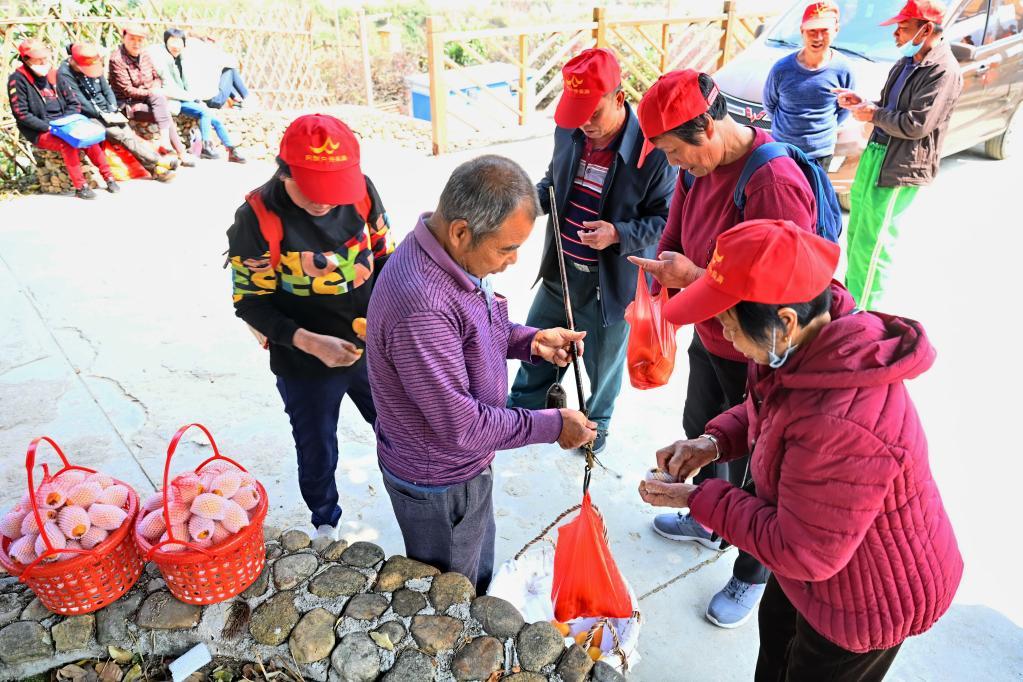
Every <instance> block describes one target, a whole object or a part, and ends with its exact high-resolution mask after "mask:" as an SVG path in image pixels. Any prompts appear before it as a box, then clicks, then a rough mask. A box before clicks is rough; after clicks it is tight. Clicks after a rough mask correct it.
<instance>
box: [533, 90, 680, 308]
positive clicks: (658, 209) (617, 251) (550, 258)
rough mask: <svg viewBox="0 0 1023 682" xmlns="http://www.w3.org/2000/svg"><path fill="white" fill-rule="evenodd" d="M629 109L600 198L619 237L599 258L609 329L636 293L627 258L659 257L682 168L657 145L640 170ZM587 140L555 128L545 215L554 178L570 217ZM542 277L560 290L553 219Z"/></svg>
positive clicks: (543, 186) (542, 193)
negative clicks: (575, 180) (571, 197)
mask: <svg viewBox="0 0 1023 682" xmlns="http://www.w3.org/2000/svg"><path fill="white" fill-rule="evenodd" d="M625 112H626V120H625V132H624V133H623V134H622V139H621V143H620V144H619V145H618V154H617V155H616V156H615V158H614V160H613V161H612V163H611V168H610V169H609V170H608V174H607V181H606V182H605V183H604V191H603V193H602V196H601V199H600V216H599V219H600V220H606V221H607V222H609V223H611V224H613V225H614V226H615V229H616V230H618V236H619V240H620V241H619V243H617V244H612V245H611V246H609V247H607V248H606V249H604V250H603V251H600V252H599V254H600V255H599V256H598V259H599V260H598V277H599V287H600V292H599V293H600V308H601V313H602V314H603V316H604V326H605V327H606V326H608V325H610V324H614V323H616V322H619V321H621V320H622V319H624V318H625V308H626V306H628V305H629V303H631V302H632V299H634V298H635V297H636V280H637V278H638V276H639V272H638V269H637V268H636V266H635V265H633V264H632V263H630V262H629V261H628V260H627V259H626V256H643V257H644V258H656V253H655V252H656V249H657V242H658V240H659V239H660V238H661V232H662V231H663V230H664V223H665V220H666V219H667V217H668V206H669V205H670V204H671V195H672V192H673V191H674V189H675V179H676V176H677V174H678V171H677V169H675V168H673V167H672V166H670V165H668V160H667V158H665V156H664V153H663V152H661V151H660V150H657V149H655V150H653V151H652V152H650V154H649V155H648V156H647V158H646V162H645V163H644V164H643V167H642V168H636V163H637V162H638V161H639V152H640V150H641V149H642V148H643V133H642V131H640V129H639V120H638V119H637V118H636V114H635V113H633V111H632V107H630V106H629V105H628V103H626V105H625ZM585 142H586V138H585V136H584V135H583V134H582V131H580V130H579V129H578V128H576V129H573V130H569V129H567V128H558V129H556V130H555V132H554V155H553V157H552V158H551V163H550V165H549V166H548V167H547V175H545V176H544V179H543V180H541V181H540V182H539V183H538V184H537V186H536V191H537V193H538V194H539V199H540V207H541V209H542V210H543V212H544V213H547V214H549V213H550V208H551V207H550V198H549V196H548V187H550V186H551V183H552V182H553V183H554V190H555V197H556V199H557V202H558V216H559V217H561V216H564V215H565V204H566V202H567V200H568V192H569V190H570V189H571V187H572V180H573V178H574V177H575V173H576V170H577V169H578V168H579V159H580V158H582V155H583V146H584V145H585ZM541 279H544V280H547V281H550V282H552V283H554V284H555V285H556V286H557V288H559V289H560V281H561V276H560V274H559V273H558V254H557V246H556V245H555V244H554V224H553V221H552V220H550V219H548V221H547V235H546V242H545V244H544V252H543V258H542V259H541V261H540V273H539V275H537V278H536V281H537V282H539V281H540V280H541ZM534 284H535V283H534Z"/></svg>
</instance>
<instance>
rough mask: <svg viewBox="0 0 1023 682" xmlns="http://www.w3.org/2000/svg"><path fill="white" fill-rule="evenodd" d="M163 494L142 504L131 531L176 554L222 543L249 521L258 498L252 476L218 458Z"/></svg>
mask: <svg viewBox="0 0 1023 682" xmlns="http://www.w3.org/2000/svg"><path fill="white" fill-rule="evenodd" d="M166 493H167V494H166V496H165V495H164V491H162V490H161V491H158V492H156V493H154V494H153V495H151V496H150V497H149V498H148V499H147V500H146V501H145V502H144V503H143V505H142V510H141V512H140V513H139V522H138V529H137V530H138V534H139V535H140V536H141V537H142V538H144V539H145V540H147V541H148V542H150V543H151V544H153V545H159V544H161V543H164V542H168V541H171V542H169V543H168V544H165V545H162V546H161V547H160V548H159V550H160V551H165V552H180V551H182V550H184V549H186V545H185V544H182V543H186V542H187V543H190V544H191V545H193V546H197V547H202V548H206V547H211V546H213V545H218V544H220V543H221V542H224V541H225V540H228V539H229V538H231V537H232V536H233V535H234V534H235V533H237V532H238V531H240V530H241V529H242V528H245V527H246V526H248V525H249V523H250V522H251V521H252V518H253V515H254V514H255V512H256V507H257V506H258V504H259V496H260V492H259V485H258V484H257V483H256V479H255V478H254V477H253V476H252V474H250V473H248V472H247V471H243V470H241V469H239V468H238V467H236V466H234V465H233V464H231V463H230V462H228V461H226V460H223V459H216V460H213V461H212V462H209V463H208V464H206V465H205V466H204V467H202V468H201V469H200V470H199V471H198V472H193V471H189V472H186V473H183V474H180V475H179V476H177V477H175V478H174V479H173V480H172V481H171V482H170V484H169V485H168V490H167V491H166ZM165 504H166V508H165ZM165 512H166V513H165ZM168 520H169V521H170V528H168V526H167V522H168Z"/></svg>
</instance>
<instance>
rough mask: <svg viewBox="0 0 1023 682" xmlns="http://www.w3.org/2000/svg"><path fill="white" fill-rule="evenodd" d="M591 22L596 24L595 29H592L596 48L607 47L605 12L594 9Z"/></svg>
mask: <svg viewBox="0 0 1023 682" xmlns="http://www.w3.org/2000/svg"><path fill="white" fill-rule="evenodd" d="M593 20H594V21H595V22H597V28H595V29H593V39H594V40H595V41H596V42H597V45H596V46H597V47H607V10H606V9H605V8H603V7H594V8H593Z"/></svg>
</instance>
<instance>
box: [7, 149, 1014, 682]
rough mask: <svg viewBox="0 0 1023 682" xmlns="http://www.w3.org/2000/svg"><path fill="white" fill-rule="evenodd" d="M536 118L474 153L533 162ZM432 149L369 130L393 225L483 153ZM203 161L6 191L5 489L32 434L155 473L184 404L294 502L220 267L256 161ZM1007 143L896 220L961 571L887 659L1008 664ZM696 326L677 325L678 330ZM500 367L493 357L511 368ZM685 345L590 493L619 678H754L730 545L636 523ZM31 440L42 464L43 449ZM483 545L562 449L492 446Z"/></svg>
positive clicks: (368, 502)
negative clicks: (624, 585) (607, 571)
mask: <svg viewBox="0 0 1023 682" xmlns="http://www.w3.org/2000/svg"><path fill="white" fill-rule="evenodd" d="M550 144H551V141H550V138H549V137H546V138H540V139H536V140H530V141H525V142H518V143H515V144H513V145H506V146H502V147H494V148H491V149H489V150H488V151H492V152H496V153H503V154H506V155H508V156H511V157H512V158H515V159H516V160H518V161H519V162H520V163H522V164H523V165H524V167H525V168H526V169H527V170H528V171H529V172H530V173H531V174H533V175H534V176H539V174H541V173H542V172H543V170H544V169H545V168H546V164H547V159H548V158H549V153H550ZM480 151H482V150H479V151H477V152H473V153H460V154H457V155H451V156H447V157H443V158H439V159H435V158H424V157H422V156H419V155H417V154H415V153H411V152H406V151H402V150H399V149H396V148H393V147H391V146H390V145H387V144H383V143H367V144H365V145H364V157H365V159H366V160H365V163H364V168H365V171H366V173H367V174H368V175H370V176H371V177H372V178H373V180H374V181H375V182H376V184H377V186H378V188H379V189H380V192H381V194H382V196H383V199H384V202H385V204H386V205H387V207H388V209H389V214H390V218H391V221H392V224H393V226H394V229H395V232H396V234H397V236H398V237H399V238H400V237H403V236H405V235H406V234H407V233H408V232H409V230H410V229H411V227H412V225H413V224H414V221H415V219H416V216H417V215H418V213H419V212H421V211H428V210H431V209H432V208H433V206H434V204H435V202H436V199H437V197H438V195H439V193H440V190H441V187H442V186H443V184H444V181H445V179H446V177H447V175H448V173H449V172H450V170H451V169H452V168H453V167H454V166H455V165H456V164H457V163H458V162H460V161H462V160H464V159H465V158H468V157H469V156H471V155H473V154H476V153H480ZM271 171H272V167H271V166H270V165H268V164H265V163H251V164H249V165H248V166H245V167H239V166H233V165H232V166H228V165H227V164H226V163H221V162H202V163H201V164H200V167H199V168H197V169H192V170H189V169H186V170H184V171H182V172H181V173H180V174H179V177H178V179H177V180H176V181H175V183H174V184H172V185H171V186H161V185H158V184H155V183H147V182H132V183H125V185H124V190H123V192H122V194H121V195H119V196H116V197H115V196H108V195H106V194H105V193H103V192H101V193H100V194H101V196H100V197H99V199H98V200H96V201H94V202H88V203H87V202H83V201H78V200H75V199H70V198H59V197H46V196H31V197H25V198H18V199H16V200H12V201H9V202H5V203H2V204H0V320H2V324H3V329H4V330H5V333H4V334H2V335H0V452H2V453H3V458H4V459H3V466H2V469H0V508H3V507H7V506H9V505H10V504H12V503H13V502H14V501H15V500H16V499H17V497H18V496H20V494H21V491H22V490H23V489H24V481H25V469H24V458H23V456H24V452H25V447H26V446H27V444H28V442H29V441H30V439H31V438H33V437H34V436H37V435H41V434H46V435H50V436H52V437H54V438H55V439H56V440H57V441H58V442H59V443H61V444H62V445H63V446H64V448H65V450H66V452H67V453H68V455H69V456H70V457H71V458H72V459H73V461H75V462H77V463H81V464H86V465H90V466H94V467H98V468H101V469H103V470H104V471H106V472H108V473H110V474H114V475H116V476H118V477H120V478H122V479H124V480H126V481H128V482H130V483H131V484H133V485H134V486H136V488H137V489H138V490H139V491H140V492H148V491H150V490H151V489H153V487H154V485H156V484H158V483H159V481H160V480H161V477H162V475H163V467H164V462H165V458H166V449H167V442H168V440H169V438H170V437H171V435H172V434H173V433H174V431H175V429H177V427H178V426H180V425H181V424H185V423H188V422H192V421H199V422H202V423H204V424H206V425H207V426H208V427H209V428H210V429H211V430H212V431H213V433H214V434H215V435H216V437H217V439H218V442H219V444H220V446H221V447H222V448H223V450H224V452H225V453H227V454H229V455H231V456H233V457H236V458H237V459H239V460H240V461H241V462H243V463H244V464H245V465H246V466H248V467H250V468H251V469H252V470H253V471H255V472H256V473H257V474H258V475H259V476H260V478H261V479H262V480H263V482H264V483H265V485H266V487H267V488H268V489H269V490H270V492H271V495H272V500H271V501H272V509H271V514H270V522H271V523H273V524H275V525H279V526H288V525H292V524H302V523H305V522H307V520H308V517H307V512H306V511H305V510H304V507H303V504H302V502H301V498H300V497H299V494H298V488H297V484H296V479H295V465H294V454H293V453H294V450H293V445H292V440H291V433H290V429H289V425H288V421H287V418H286V416H285V414H284V412H283V410H282V408H281V402H280V398H279V397H278V395H277V392H276V390H275V387H274V382H273V378H272V376H271V375H270V372H269V370H268V368H267V359H266V356H265V353H264V351H262V350H261V349H259V348H258V347H257V345H256V343H255V342H254V341H253V339H252V337H251V336H250V335H249V332H248V331H247V330H246V328H245V326H244V325H243V324H242V323H241V322H240V321H239V320H237V319H235V318H234V316H233V311H232V309H231V302H230V277H229V274H228V271H226V270H224V269H223V262H224V257H223V255H222V252H223V251H224V249H225V248H226V246H227V245H226V239H225V236H224V232H225V230H226V229H227V227H228V226H229V225H230V223H231V221H232V216H233V212H234V209H235V207H236V206H237V205H238V204H239V203H240V201H241V199H242V196H243V194H244V193H245V192H246V191H247V190H249V189H252V188H253V187H256V186H257V185H258V184H260V183H261V182H262V181H263V180H265V179H266V178H267V177H268V176H269V175H270V173H271ZM1021 173H1023V159H1015V160H1011V161H1005V162H994V161H989V160H987V159H985V158H982V157H981V156H979V155H978V154H976V153H975V152H966V153H963V154H960V155H957V156H955V157H952V158H950V159H947V160H946V161H945V163H944V165H943V168H942V173H941V176H940V178H939V179H938V181H937V183H936V184H935V185H934V187H932V188H930V189H929V190H927V191H925V192H924V193H922V194H921V195H920V197H919V199H918V201H917V206H916V207H915V209H914V212H913V215H912V216H911V218H910V220H909V221H907V223H906V229H905V234H904V235H903V239H902V242H901V246H902V252H901V255H900V261H899V270H898V275H897V277H896V278H895V281H894V282H893V284H892V287H893V290H894V292H895V293H894V295H893V296H892V298H891V302H890V305H888V306H887V307H888V309H889V310H890V311H893V312H898V313H902V314H906V315H909V316H912V317H915V318H917V319H919V320H922V321H923V322H924V323H925V325H926V327H927V330H928V332H929V333H930V335H931V338H932V341H933V342H934V344H935V345H936V346H937V348H938V351H939V356H938V362H937V364H936V365H935V367H934V369H933V370H932V371H931V372H929V373H928V374H926V375H925V376H923V377H922V378H921V379H919V380H917V381H916V382H914V384H913V385H912V387H911V390H912V393H913V396H914V398H915V400H916V402H917V407H918V409H919V411H920V413H921V415H922V417H923V421H924V424H925V427H926V429H927V434H928V437H929V440H930V444H931V461H932V467H933V470H934V475H935V477H936V478H937V480H938V482H939V484H940V485H941V489H942V492H943V496H944V500H945V503H946V505H947V507H948V511H949V513H950V514H951V516H952V519H953V521H954V523H955V528H956V531H957V534H958V538H959V542H960V546H961V549H962V552H963V554H964V556H965V559H966V565H967V569H966V575H965V577H964V580H963V584H962V587H961V588H960V590H959V594H958V598H957V600H956V603H955V605H954V606H953V608H952V610H951V611H950V612H949V613H948V614H947V615H946V616H945V617H944V618H943V619H942V620H941V621H940V622H939V623H938V625H937V626H936V627H935V628H934V629H933V630H932V631H931V632H929V633H927V634H925V635H924V636H921V637H917V638H914V639H912V640H910V641H909V642H907V643H906V644H905V646H904V647H903V651H902V653H901V654H900V655H899V658H898V659H897V661H896V664H895V667H894V669H893V670H892V672H891V675H890V679H895V680H961V679H967V678H975V679H987V680H1013V679H1016V680H1018V679H1023V627H1021V626H1023V591H1021V590H1020V588H1019V584H1020V583H1019V579H1018V574H1016V572H1015V569H1014V568H1013V567H1014V566H1018V565H1019V563H1020V560H1021V558H1023V557H1021V551H1020V549H1019V547H1018V545H1017V544H1016V541H1013V540H1012V538H1014V537H1015V538H1018V537H1019V531H1018V524H1017V523H1016V522H1015V518H1016V514H1015V513H1014V512H1015V511H1016V509H1017V507H1018V505H1017V504H1016V499H1017V498H1016V495H1018V488H1019V482H1020V481H1021V480H1023V477H1021V474H1023V465H1021V463H1020V457H1019V454H1020V449H1019V446H1018V441H1017V439H1016V438H1014V437H1013V436H1014V435H1015V434H1014V429H1013V428H1012V426H1011V424H1012V423H1013V419H1014V418H1018V417H1017V415H1016V412H1017V410H1018V407H1019V405H1020V400H1019V397H1018V395H1017V391H1018V386H1019V385H1020V381H1019V380H1020V372H1019V370H1018V365H1017V364H1016V362H1015V357H1014V356H1015V352H1014V350H1013V347H1014V346H1015V345H1016V344H1017V343H1018V339H1019V332H1020V329H1021V327H1020V325H1019V322H1018V315H1017V314H1016V312H1015V310H1014V305H1013V302H1014V300H1015V298H1016V297H1015V295H1014V294H1015V290H1014V287H1012V286H1011V285H1012V284H1013V283H1014V280H1015V277H1014V270H1015V269H1016V268H1018V254H1019V252H1020V246H1021V242H1023V240H1021V237H1020V233H1019V226H1020V220H1019V216H1018V213H1017V210H1016V209H1017V208H1018V205H1019V201H1018V197H1017V198H1016V199H1013V192H1014V191H1018V189H1017V185H1018V183H1017V182H1015V181H1014V179H1016V178H1019V177H1020V176H1021ZM541 245H542V231H541V229H538V230H536V231H535V232H534V234H533V237H532V238H531V240H530V242H529V243H528V244H527V245H526V247H525V248H524V251H523V253H522V255H521V257H520V260H519V263H518V265H516V266H515V267H513V268H511V269H510V270H509V271H508V272H506V273H504V274H502V275H500V276H498V277H496V289H497V290H498V291H500V292H502V293H504V294H505V295H507V296H508V297H509V299H510V301H511V311H512V316H513V319H523V318H524V317H525V313H526V310H527V308H528V305H529V302H530V300H531V293H530V290H529V289H530V285H531V284H532V282H533V278H534V275H535V272H536V268H537V263H538V260H539V255H540V248H541ZM688 338H689V332H688V331H687V330H684V331H683V332H682V333H680V335H679V345H680V347H684V345H685V344H686V343H688ZM514 370H515V367H514V366H510V367H509V372H513V371H514ZM685 380H686V365H685V361H684V355H681V356H680V357H679V364H678V367H677V369H676V372H675V376H674V377H673V378H672V381H671V383H670V384H669V385H668V386H666V387H664V388H661V389H658V390H655V391H649V392H641V391H637V390H634V389H632V388H631V387H628V386H626V387H625V388H624V390H623V392H622V396H621V398H620V400H619V407H618V412H617V413H616V419H615V422H614V425H613V432H612V434H611V437H610V440H609V448H608V450H607V452H606V454H605V455H604V459H605V461H606V462H607V463H608V464H609V465H610V466H612V467H613V468H614V469H616V470H618V471H620V472H621V473H622V474H623V475H624V477H623V478H622V479H621V480H617V479H615V478H614V477H611V476H609V475H607V474H604V473H600V472H598V473H597V474H596V475H595V476H594V481H593V486H592V491H593V496H594V499H595V501H596V502H597V504H598V505H600V506H601V507H602V509H603V511H604V513H605V517H606V519H607V522H608V527H609V534H610V538H611V542H612V548H613V550H614V552H615V555H616V558H617V560H618V563H619V566H620V567H621V569H622V571H623V573H624V574H625V576H626V577H627V578H628V579H629V581H630V582H631V583H632V585H633V587H634V589H635V591H636V592H637V594H640V595H646V594H647V593H649V592H651V591H652V590H655V589H657V588H659V587H663V589H661V590H660V591H658V592H656V593H653V594H650V595H649V596H646V597H645V598H643V599H642V600H641V604H640V606H641V609H642V611H643V618H644V625H643V631H642V635H641V645H640V647H641V649H640V650H641V654H642V657H643V661H642V662H641V664H640V665H639V666H638V667H637V668H636V669H635V671H634V675H633V676H632V678H633V679H640V680H665V679H672V680H676V679H677V680H742V679H749V678H751V676H752V672H753V668H754V664H755V660H756V651H757V624H756V622H751V623H749V624H748V625H746V626H745V627H743V628H742V629H739V630H735V631H726V630H721V629H718V628H716V627H714V626H712V625H710V624H709V623H708V622H707V621H706V620H705V619H704V617H703V611H704V609H705V607H706V603H707V600H708V599H709V598H710V596H711V595H712V594H713V593H714V592H715V591H717V590H718V589H719V588H720V587H721V586H722V585H723V584H724V583H725V582H726V580H727V579H728V576H729V575H730V568H731V562H732V559H733V556H734V550H732V551H730V552H728V553H725V554H724V555H722V556H720V557H718V556H717V555H716V554H714V553H711V552H708V551H706V550H702V549H697V548H695V547H688V546H680V545H677V544H675V543H672V542H669V541H667V540H664V539H662V538H660V537H659V536H656V535H655V534H654V533H653V532H652V531H651V529H650V519H651V518H652V516H653V514H654V513H655V512H654V510H653V509H651V508H649V507H647V506H645V505H644V504H643V503H642V502H641V500H640V499H639V497H638V495H637V494H636V487H637V484H638V481H639V479H640V477H641V476H642V474H643V472H644V470H645V469H646V468H647V467H648V466H650V464H651V462H652V461H653V451H654V450H655V449H657V448H658V447H660V446H663V445H666V444H668V443H670V442H672V441H673V440H675V439H677V438H679V437H681V412H682V404H683V400H684V387H685ZM199 435H200V434H199V433H198V432H197V431H193V432H191V435H190V437H188V438H187V439H186V444H185V445H184V446H183V447H182V448H181V451H180V452H179V453H178V456H177V458H176V459H175V461H174V462H173V465H172V470H173V471H174V472H179V471H182V470H184V469H185V468H186V467H188V466H192V465H194V464H196V463H197V462H198V460H199V458H200V457H205V456H207V455H209V453H210V450H209V448H208V447H206V446H205V443H203V442H202V440H201V438H199ZM339 435H340V438H341V441H342V458H341V465H340V470H339V472H338V476H337V478H338V482H339V485H340V487H341V491H342V502H343V506H344V508H345V514H344V517H343V529H342V530H343V534H344V536H345V537H346V538H347V539H349V540H371V541H374V542H377V543H379V544H381V545H382V546H383V547H384V549H385V550H386V551H387V552H388V553H389V554H390V553H399V552H402V550H403V547H402V542H401V537H400V535H399V533H398V530H397V526H396V524H395V523H394V521H393V517H392V515H391V510H390V505H389V502H388V499H387V496H386V494H385V492H384V490H383V486H382V484H381V480H380V473H379V470H378V469H377V467H376V462H375V455H374V443H373V434H372V431H371V430H370V428H369V427H368V426H367V425H366V424H365V423H363V422H362V421H361V419H360V418H359V416H358V413H357V412H356V410H355V409H354V406H353V405H352V404H350V403H349V402H347V401H346V403H345V404H344V406H343V409H342V419H341V426H340V427H339ZM42 459H43V460H46V461H50V462H52V461H54V458H53V456H52V455H51V454H49V453H47V454H45V455H43V457H42ZM495 469H496V475H497V486H496V491H495V497H496V508H497V515H498V536H499V538H498V548H497V553H498V561H503V560H504V559H507V558H508V557H510V556H511V555H512V554H513V553H514V552H516V551H517V550H518V549H519V548H520V547H521V546H522V545H523V544H524V543H525V542H527V541H528V540H529V539H531V538H532V537H533V536H534V535H536V534H537V533H538V532H539V531H540V529H542V528H543V527H544V526H545V525H546V524H547V523H548V522H549V521H551V520H552V519H553V518H554V517H555V516H556V515H557V514H558V513H560V512H561V511H562V510H564V509H566V508H568V507H569V506H571V505H572V504H574V503H576V502H578V501H579V498H580V485H581V478H582V462H581V460H580V459H579V458H578V457H577V456H576V455H573V454H566V453H563V452H561V451H560V450H559V449H558V448H557V447H555V446H536V447H529V448H523V449H521V450H517V451H513V452H505V453H501V454H500V455H499V457H498V460H497V464H496V467H495Z"/></svg>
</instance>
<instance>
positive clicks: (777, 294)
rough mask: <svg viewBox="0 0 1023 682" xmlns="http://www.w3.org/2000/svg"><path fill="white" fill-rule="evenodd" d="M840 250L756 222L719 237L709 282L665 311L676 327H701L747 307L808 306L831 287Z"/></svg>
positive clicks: (791, 229) (806, 234)
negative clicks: (745, 304)
mask: <svg viewBox="0 0 1023 682" xmlns="http://www.w3.org/2000/svg"><path fill="white" fill-rule="evenodd" d="M839 252H840V249H839V246H838V244H835V243H833V242H829V241H828V240H827V239H824V238H823V237H818V236H817V235H816V234H814V233H813V232H810V231H807V230H803V229H801V228H799V227H797V226H796V224H795V223H793V222H791V221H788V220H750V221H747V222H745V223H739V224H738V225H736V226H735V227H733V228H732V229H730V230H728V231H726V232H722V233H721V235H720V236H718V240H717V246H716V247H715V248H714V255H713V256H711V259H710V263H709V264H708V265H707V271H706V272H705V273H704V274H703V277H701V278H700V279H698V280H696V281H695V282H693V283H692V284H691V285H689V286H688V287H686V288H685V289H683V290H682V291H681V292H679V293H678V294H676V295H675V296H673V297H672V298H671V299H670V300H669V301H668V304H667V305H666V306H665V307H664V318H665V319H666V320H668V321H669V322H671V323H672V324H678V325H682V324H695V323H697V322H703V321H704V320H709V319H710V318H712V317H714V316H715V315H718V314H720V313H723V312H725V311H726V310H728V309H729V308H732V307H734V306H735V305H736V304H738V303H740V302H741V301H749V302H751V303H769V304H774V305H782V304H784V303H805V302H806V301H812V300H813V299H814V297H816V296H818V295H819V294H820V293H821V292H822V291H824V290H825V289H826V288H827V287H828V284H829V283H830V282H831V279H832V277H833V276H834V274H835V268H836V267H838V255H839Z"/></svg>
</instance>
